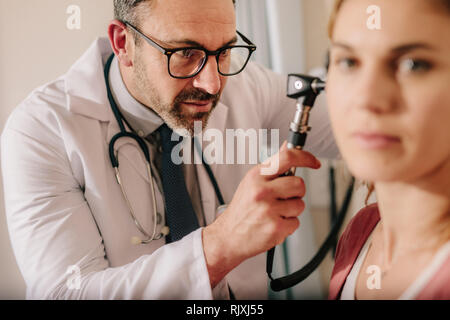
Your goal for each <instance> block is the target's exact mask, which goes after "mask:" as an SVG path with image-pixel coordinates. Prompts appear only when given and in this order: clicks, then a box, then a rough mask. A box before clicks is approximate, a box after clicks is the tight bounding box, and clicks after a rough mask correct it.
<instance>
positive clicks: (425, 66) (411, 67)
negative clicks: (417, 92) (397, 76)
mask: <svg viewBox="0 0 450 320" xmlns="http://www.w3.org/2000/svg"><path fill="white" fill-rule="evenodd" d="M430 69H431V64H430V63H429V62H427V61H424V60H414V59H404V60H402V61H401V62H400V64H399V70H400V72H406V73H411V72H414V73H417V72H425V71H428V70H430Z"/></svg>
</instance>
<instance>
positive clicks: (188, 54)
mask: <svg viewBox="0 0 450 320" xmlns="http://www.w3.org/2000/svg"><path fill="white" fill-rule="evenodd" d="M176 53H177V55H178V56H179V57H182V58H185V59H195V58H197V57H199V56H201V55H202V51H201V50H197V49H183V50H180V51H177V52H176Z"/></svg>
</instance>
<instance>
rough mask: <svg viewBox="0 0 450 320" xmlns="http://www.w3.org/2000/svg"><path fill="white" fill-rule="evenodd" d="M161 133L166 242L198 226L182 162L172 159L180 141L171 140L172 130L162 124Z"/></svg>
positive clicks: (177, 238)
mask: <svg viewBox="0 0 450 320" xmlns="http://www.w3.org/2000/svg"><path fill="white" fill-rule="evenodd" d="M158 131H159V132H160V134H161V146H162V163H161V180H162V186H163V190H164V198H165V203H166V225H167V226H168V227H169V229H170V233H169V235H168V236H167V237H166V242H167V243H170V242H174V241H178V240H180V239H181V238H183V237H184V236H185V235H187V234H189V233H191V232H192V231H194V230H196V229H198V228H199V224H198V220H197V215H196V214H195V211H194V208H193V206H192V202H191V198H190V197H189V193H188V191H187V188H186V183H185V181H184V174H183V166H182V164H179V165H177V164H175V163H174V162H173V161H172V158H171V153H172V149H173V148H174V147H175V146H176V145H177V144H178V143H180V142H181V140H180V141H172V140H171V137H172V130H171V129H170V128H169V127H168V126H167V125H166V124H163V125H162V126H161V127H160V128H159V129H158Z"/></svg>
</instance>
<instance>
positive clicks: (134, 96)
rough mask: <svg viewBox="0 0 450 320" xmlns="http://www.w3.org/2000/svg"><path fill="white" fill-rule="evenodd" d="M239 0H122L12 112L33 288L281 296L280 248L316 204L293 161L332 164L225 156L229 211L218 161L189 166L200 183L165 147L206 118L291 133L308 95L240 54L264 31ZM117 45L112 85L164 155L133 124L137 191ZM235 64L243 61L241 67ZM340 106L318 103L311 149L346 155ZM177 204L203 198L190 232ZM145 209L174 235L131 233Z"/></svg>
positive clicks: (6, 173) (18, 246)
mask: <svg viewBox="0 0 450 320" xmlns="http://www.w3.org/2000/svg"><path fill="white" fill-rule="evenodd" d="M233 2H234V1H232V0H191V1H185V0H114V6H115V15H116V17H115V18H116V20H114V21H112V22H111V23H110V25H109V28H108V35H109V41H108V40H107V39H98V40H97V41H95V42H94V44H93V45H92V46H91V47H90V48H89V50H88V51H87V52H86V53H85V54H84V55H83V56H82V57H81V58H80V59H79V60H78V61H77V62H76V63H75V64H74V65H73V66H72V67H71V69H70V70H69V71H68V72H67V73H66V74H65V75H64V76H62V77H61V78H59V79H57V80H55V81H54V82H52V83H50V84H47V85H45V86H43V87H40V88H38V89H36V90H35V91H34V92H33V93H32V94H31V95H30V96H29V97H28V98H27V99H26V100H25V101H24V102H22V103H21V104H20V105H19V106H18V107H17V108H16V109H15V111H14V112H13V113H12V115H11V116H10V118H9V120H8V122H7V124H6V127H5V129H4V131H3V134H2V141H1V142H2V143H1V147H2V150H1V151H2V153H1V155H2V172H3V179H4V181H3V183H4V190H5V205H6V213H7V221H8V227H9V231H10V236H11V242H12V245H13V250H14V253H15V256H16V259H17V262H18V265H19V268H20V270H21V272H22V275H23V277H24V279H25V282H26V285H27V298H32V299H35V298H38V299H42V298H43V299H229V298H233V297H234V298H236V299H265V298H267V293H268V290H267V276H266V274H265V257H266V254H265V252H266V251H267V250H268V249H270V248H272V247H274V246H275V245H277V244H280V243H281V242H283V241H284V239H285V238H286V237H287V236H289V235H290V234H292V233H293V232H294V231H295V230H296V229H297V228H298V226H299V220H298V218H297V217H298V216H299V215H300V213H301V212H302V211H303V210H304V203H303V201H302V197H303V196H304V195H305V186H304V184H303V181H302V179H301V178H300V177H281V175H282V174H283V173H284V172H286V171H287V170H288V169H289V168H291V167H308V168H318V167H319V166H320V163H319V162H318V160H317V159H316V158H315V157H314V156H313V155H312V154H311V153H308V152H306V151H300V150H287V148H286V147H282V148H281V151H280V153H279V154H278V156H279V157H278V158H277V159H278V160H277V161H278V167H277V168H278V169H277V171H276V172H274V173H273V174H271V175H263V174H261V166H262V165H256V166H255V165H250V164H236V165H232V164H231V165H230V164H229V165H221V164H212V165H211V170H212V172H213V174H214V176H215V178H216V179H217V183H218V187H219V188H220V190H221V193H222V195H223V198H224V200H225V203H227V204H228V206H227V208H226V210H225V211H224V212H223V213H221V214H219V213H218V212H217V210H216V209H217V207H218V205H219V204H218V200H217V197H216V193H215V192H214V190H215V189H214V186H213V184H212V181H211V179H210V178H209V175H208V173H207V171H206V169H205V167H204V166H202V165H198V164H184V165H182V170H183V176H184V178H185V183H182V184H180V183H177V184H176V185H177V186H170V183H169V184H168V183H167V181H169V180H170V179H171V178H170V177H167V172H166V173H165V172H164V170H165V169H164V166H166V169H167V166H169V167H170V164H167V163H164V161H166V160H164V156H163V155H162V154H163V153H164V152H165V151H164V150H162V149H164V145H165V143H166V142H165V141H163V140H164V138H163V130H165V131H164V132H167V130H169V133H170V132H171V131H170V130H172V129H185V130H187V132H190V133H192V132H193V128H194V121H197V122H198V121H201V124H202V128H203V129H204V130H207V129H208V128H213V129H217V130H220V131H221V132H225V130H226V129H243V130H248V129H261V128H264V129H279V130H280V139H281V141H284V140H285V139H286V137H287V133H288V126H289V122H290V121H291V120H292V117H293V114H294V113H295V101H293V100H290V99H288V98H286V93H285V88H286V78H285V77H281V76H279V75H275V74H274V73H272V72H270V71H269V70H266V69H264V68H262V67H261V66H258V65H256V64H254V63H249V64H247V66H246V67H245V69H244V68H243V67H244V65H239V62H233V61H230V55H229V52H230V50H233V49H231V47H232V46H235V45H238V44H244V45H248V43H249V42H248V41H246V39H245V36H244V37H242V36H241V35H240V34H239V33H238V32H237V31H236V25H235V11H234V5H233ZM157 47H159V48H165V49H158V48H157ZM193 47H195V48H197V49H195V50H193V49H192V48H193ZM179 48H182V49H183V50H178V49H179ZM186 48H191V49H186ZM112 53H114V55H115V56H114V59H113V60H112V63H111V68H110V71H109V73H108V74H107V79H108V82H109V84H110V87H111V95H112V97H113V98H114V100H115V102H116V104H117V107H118V109H119V110H120V113H121V115H122V117H123V118H124V123H126V128H127V130H129V131H131V130H133V131H134V132H135V133H136V134H137V135H139V136H140V137H142V138H144V139H145V143H146V144H147V146H148V148H149V150H150V155H151V167H152V168H153V177H152V178H149V177H148V175H147V169H146V166H145V163H146V162H145V158H144V156H143V154H142V152H141V149H140V148H139V146H138V145H137V143H136V142H135V141H134V140H133V139H127V138H125V139H121V140H120V142H117V143H116V145H115V146H114V148H115V150H116V152H118V156H117V157H118V161H119V163H120V176H121V178H122V184H123V187H124V190H125V192H126V194H127V196H128V200H129V204H130V205H128V203H127V201H126V199H125V197H124V194H123V192H122V190H121V187H120V185H119V184H118V183H117V181H116V176H115V172H114V169H113V167H112V166H111V162H110V157H109V153H108V146H109V143H110V141H111V139H112V137H113V136H114V135H116V134H117V133H118V132H120V127H119V124H118V121H116V118H115V116H114V114H113V112H112V109H111V106H110V103H109V100H108V94H107V90H106V86H105V84H106V82H105V78H104V68H105V64H106V61H107V60H108V58H109V57H110V56H111V54H112ZM249 55H250V51H249ZM180 59H181V60H182V59H194V62H195V63H196V64H195V68H194V69H192V70H191V69H189V70H188V69H186V68H184V69H183V68H180V61H181V60H180ZM195 59H197V60H195ZM203 62H204V63H203ZM233 63H238V67H237V68H238V69H240V68H241V67H242V70H237V69H233V71H239V73H238V74H235V75H232V76H231V75H230V73H231V69H232V68H235V66H234V67H232V66H233ZM225 85H227V87H226V89H225ZM325 109H326V108H324V107H318V108H316V110H314V113H313V114H312V119H311V124H312V127H313V132H312V133H311V134H310V136H309V138H308V142H307V145H306V149H308V150H310V151H311V152H313V153H314V154H316V155H319V156H324V157H336V155H337V149H336V146H335V144H334V140H333V138H332V133H331V129H330V128H329V125H328V119H327V114H326V110H325ZM163 128H164V129H163ZM210 143H215V141H211V142H210ZM235 151H237V152H238V151H239V150H235ZM271 161H274V160H273V158H272V160H271ZM173 170H175V169H173ZM166 171H167V170H166ZM150 179H153V182H154V186H155V193H156V195H155V201H156V207H157V211H158V212H157V213H158V214H157V215H156V219H155V214H154V212H153V209H152V208H153V205H154V204H155V203H153V198H152V196H151V195H152V192H151V186H150V182H151V181H150ZM167 185H169V186H167ZM180 187H181V189H180ZM172 188H173V189H172ZM176 188H178V189H176ZM183 188H184V191H183ZM185 191H187V192H188V194H189V196H188V198H186V197H183V195H185V194H186V192H185ZM174 204H181V207H182V208H190V209H182V210H179V211H180V212H175V213H176V216H179V217H182V218H180V219H181V220H183V219H185V218H183V217H184V216H186V215H188V214H189V212H188V211H192V210H191V209H193V211H192V212H193V215H194V218H195V219H194V220H196V221H194V222H193V223H195V226H194V227H192V225H191V230H188V231H184V232H185V234H183V233H181V236H180V235H178V237H179V239H178V238H177V237H175V236H174V234H175V232H176V230H175V229H176V228H178V227H173V226H172V225H168V221H167V220H168V214H169V212H168V211H169V207H170V208H173V206H174ZM184 205H185V206H184ZM130 206H131V207H132V208H131V209H132V210H133V212H134V215H135V218H136V219H133V218H132V216H131V215H130ZM183 206H184V207H183ZM170 210H172V211H173V209H170ZM170 214H171V215H173V214H174V213H173V212H171V213H170ZM191 218H192V216H191V217H190V219H191ZM135 220H137V221H138V222H139V224H140V225H141V226H142V228H143V229H144V231H146V232H148V233H150V234H152V230H153V228H154V227H155V226H156V230H157V234H158V235H161V237H156V238H155V239H154V240H153V241H150V242H149V243H147V244H144V243H140V244H139V243H138V244H137V243H136V241H133V242H132V241H131V239H134V240H136V239H143V238H145V236H144V235H143V233H142V232H141V231H140V230H139V229H138V228H137V223H136V221H135ZM155 220H156V221H155ZM191 220H192V219H191ZM155 223H156V225H155ZM172 223H173V222H172ZM165 225H168V227H169V233H168V234H167V233H166V232H164V228H163V227H164V226H165ZM171 236H172V237H173V238H170V237H171Z"/></svg>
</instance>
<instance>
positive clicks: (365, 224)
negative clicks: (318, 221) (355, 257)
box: [340, 203, 380, 244]
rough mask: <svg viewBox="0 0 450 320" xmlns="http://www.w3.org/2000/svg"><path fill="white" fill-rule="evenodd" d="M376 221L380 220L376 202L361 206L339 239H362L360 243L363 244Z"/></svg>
mask: <svg viewBox="0 0 450 320" xmlns="http://www.w3.org/2000/svg"><path fill="white" fill-rule="evenodd" d="M378 221H380V213H379V211H378V204H377V203H374V204H371V205H368V206H366V207H364V208H362V209H361V210H360V211H359V212H358V213H357V214H355V216H354V217H353V218H352V219H351V220H350V221H349V223H348V224H347V227H346V228H345V231H344V232H343V233H342V236H341V240H340V241H344V242H349V241H350V242H353V243H354V242H355V241H356V240H362V244H364V242H365V240H366V239H367V238H368V237H369V236H370V234H371V233H372V230H373V228H374V227H375V226H376V224H377V223H378Z"/></svg>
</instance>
